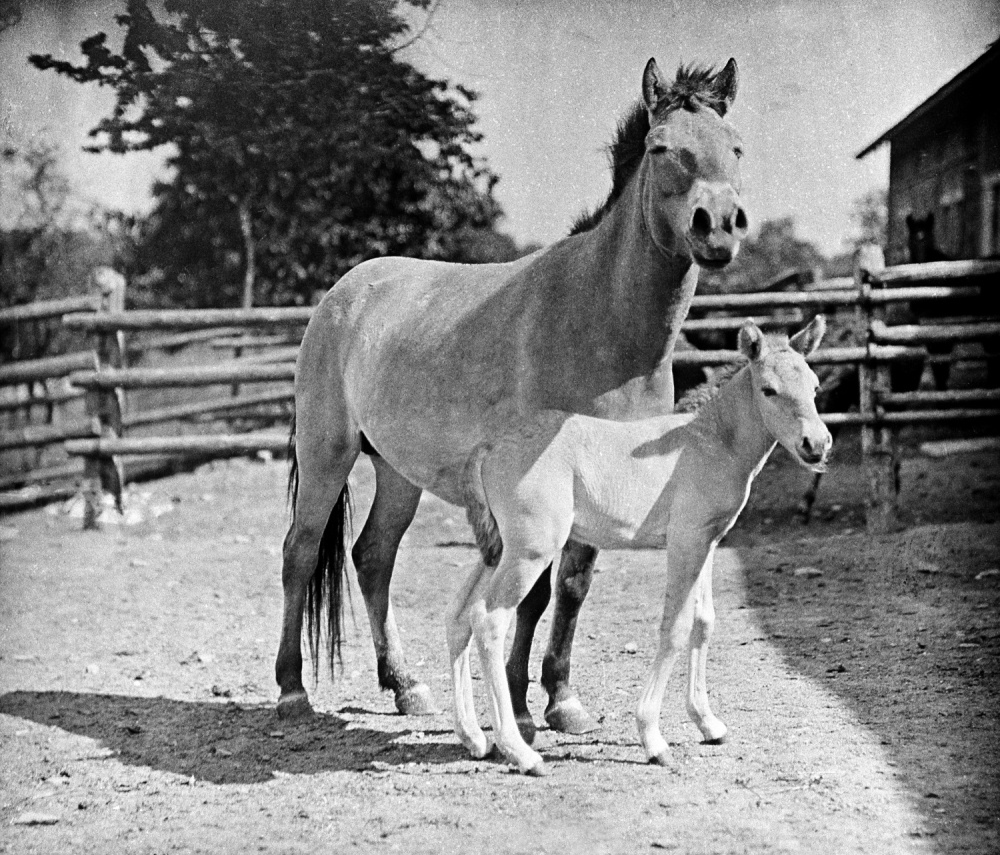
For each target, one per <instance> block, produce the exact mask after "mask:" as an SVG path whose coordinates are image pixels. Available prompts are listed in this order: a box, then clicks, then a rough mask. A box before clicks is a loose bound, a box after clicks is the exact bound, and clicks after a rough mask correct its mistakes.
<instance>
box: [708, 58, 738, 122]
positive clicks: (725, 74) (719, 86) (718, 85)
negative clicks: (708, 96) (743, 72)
mask: <svg viewBox="0 0 1000 855" xmlns="http://www.w3.org/2000/svg"><path fill="white" fill-rule="evenodd" d="M739 85H740V70H739V68H737V66H736V60H735V59H733V58H732V57H729V62H727V63H726V67H725V68H723V69H722V71H720V72H719V73H718V74H717V75H715V81H714V83H713V84H712V86H713V88H714V89H715V92H716V94H717V95H718V96H719V107H718V112H719V115H720V116H725V115H726V113H728V112H729V108H730V107H732V106H733V101H735V100H736V90H737V89H738V88H739Z"/></svg>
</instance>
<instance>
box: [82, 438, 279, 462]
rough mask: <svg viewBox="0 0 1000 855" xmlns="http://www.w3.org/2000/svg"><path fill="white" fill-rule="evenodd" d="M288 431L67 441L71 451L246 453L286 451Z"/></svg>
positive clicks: (105, 453) (99, 453) (103, 453)
mask: <svg viewBox="0 0 1000 855" xmlns="http://www.w3.org/2000/svg"><path fill="white" fill-rule="evenodd" d="M287 448H288V435H287V434H285V433H245V434H213V435H208V436H154V437H121V438H117V437H99V438H94V439H75V440H71V441H69V442H67V443H66V452H67V454H71V455H74V456H76V455H96V456H101V457H110V456H112V455H118V454H185V453H195V454H246V453H252V452H255V451H276V452H280V451H284V450H285V449H287Z"/></svg>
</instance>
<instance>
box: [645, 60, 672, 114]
mask: <svg viewBox="0 0 1000 855" xmlns="http://www.w3.org/2000/svg"><path fill="white" fill-rule="evenodd" d="M667 89H668V86H667V82H666V81H665V80H664V79H663V75H662V74H661V73H660V67H659V66H658V65H657V64H656V59H655V57H650V58H649V62H647V63H646V70H645V71H643V73H642V100H643V101H645V103H646V109H647V110H649V112H650V113H652V112H653V111H654V110H655V109H656V105H657V104H658V103H659V102H660V99H661V98H663V96H664V95H666V94H667Z"/></svg>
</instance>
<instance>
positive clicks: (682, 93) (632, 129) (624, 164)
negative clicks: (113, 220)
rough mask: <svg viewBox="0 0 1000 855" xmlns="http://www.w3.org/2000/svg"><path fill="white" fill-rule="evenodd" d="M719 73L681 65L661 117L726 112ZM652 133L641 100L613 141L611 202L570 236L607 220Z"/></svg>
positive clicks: (580, 220) (587, 214) (585, 216)
mask: <svg viewBox="0 0 1000 855" xmlns="http://www.w3.org/2000/svg"><path fill="white" fill-rule="evenodd" d="M717 74H718V72H717V71H716V69H715V68H714V67H713V66H703V65H682V66H680V68H678V69H677V77H676V78H675V79H674V82H673V83H672V84H671V85H670V88H669V89H668V90H667V93H666V95H664V96H663V97H662V98H661V99H660V100H659V102H658V103H657V105H656V110H657V113H658V114H659V115H663V116H666V115H667V114H668V113H670V112H673V111H674V110H682V109H683V110H690V111H694V110H697V109H699V108H702V107H707V108H709V109H711V110H715V112H717V113H719V114H720V115H721V114H722V112H723V111H724V109H725V104H724V98H723V96H722V94H721V93H720V92H719V90H718V89H717V87H716V85H715V78H716V76H717ZM648 133H649V111H648V110H647V109H646V104H645V103H644V102H643V100H642V99H641V98H640V99H639V100H637V101H636V102H635V103H634V104H633V105H632V107H631V108H630V109H629V111H628V112H627V113H626V114H625V116H624V117H623V118H621V119H620V120H619V121H618V127H617V129H616V130H615V136H614V139H612V141H611V143H610V145H608V148H607V153H608V161H609V164H610V166H611V191H610V192H609V193H608V198H607V199H605V200H604V202H603V203H602V204H601V205H600V206H599V207H597V208H595V209H594V210H593V211H584V212H583V213H582V214H580V216H578V217H577V218H576V220H574V221H573V225H572V226H571V227H570V230H569V233H570V235H578V234H581V233H583V232H589V231H590V230H591V229H593V228H594V227H596V226H597V224H598V223H599V222H600V221H601V220H602V219H604V215H605V214H606V213H607V212H608V211H609V210H610V209H611V206H612V205H614V203H615V202H616V201H617V200H618V198H619V197H620V196H621V195H622V193H623V192H624V190H625V187H626V186H627V185H628V182H629V181H630V180H631V178H632V176H633V175H635V173H636V171H637V170H638V169H639V164H640V163H641V162H642V158H643V155H644V154H645V153H646V134H648Z"/></svg>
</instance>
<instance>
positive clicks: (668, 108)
mask: <svg viewBox="0 0 1000 855" xmlns="http://www.w3.org/2000/svg"><path fill="white" fill-rule="evenodd" d="M737 76H738V73H737V68H736V63H735V61H734V60H732V59H731V60H729V62H728V63H727V65H726V66H725V68H723V69H722V71H720V72H718V73H716V72H715V71H714V70H711V69H704V68H690V67H689V68H681V69H680V70H679V71H678V73H677V76H676V79H675V80H674V81H672V82H671V81H668V80H666V79H664V78H663V76H662V75H661V73H660V71H659V69H658V68H657V65H656V62H655V61H654V60H650V61H649V63H648V64H647V65H646V69H645V71H644V74H643V79H642V94H643V98H642V101H641V102H639V103H638V104H637V105H636V107H635V108H634V109H633V110H632V111H631V112H630V113H629V115H628V116H627V117H626V119H625V120H624V121H623V122H622V123H621V125H620V127H619V133H618V137H617V139H616V141H615V143H614V144H613V146H612V156H613V161H614V163H613V166H614V171H613V184H612V190H611V193H610V195H609V197H608V199H607V201H606V202H605V203H604V205H603V206H602V207H601V208H600V209H599V210H598V211H597V212H596V213H595V214H593V215H591V216H590V217H588V218H587V219H586V220H585V221H584V222H583V223H581V224H579V225H578V227H577V229H576V233H575V234H572V235H570V236H569V237H567V238H564V239H563V240H561V241H558V242H557V243H555V244H554V245H552V246H550V247H548V248H546V249H543V250H540V251H539V252H536V253H534V254H533V255H530V256H527V257H525V258H522V259H519V260H518V261H514V262H510V263H507V264H482V265H464V264H449V263H444V262H434V261H421V260H416V259H410V258H382V259H374V260H372V261H367V262H365V263H363V264H361V265H359V266H358V267H356V268H354V269H353V270H351V271H350V272H349V273H347V274H346V275H345V276H344V277H343V278H342V279H341V280H340V281H339V282H338V283H337V285H336V286H335V287H334V288H333V289H332V290H331V291H330V292H329V293H328V294H327V295H326V296H325V297H324V298H323V300H322V302H321V303H320V304H319V306H318V307H317V309H316V311H315V313H314V314H313V317H312V320H311V321H310V322H309V325H308V327H307V329H306V332H305V336H304V338H303V341H302V346H301V350H300V352H299V357H298V363H297V366H296V378H295V427H294V429H293V440H294V457H293V468H292V476H293V477H292V481H291V485H292V489H293V495H292V498H293V505H292V509H293V514H292V524H291V527H290V528H289V531H288V535H287V537H286V538H285V546H284V559H283V567H282V582H283V588H284V615H283V623H282V633H281V642H280V645H279V648H278V656H277V662H276V665H275V673H276V677H277V681H278V685H279V686H280V689H281V696H280V698H279V701H278V712H279V714H281V715H298V714H305V713H308V712H309V711H310V709H311V708H310V705H309V701H308V698H307V695H306V692H305V689H304V688H303V684H302V648H301V644H302V634H303V622H304V619H305V621H306V622H307V632H306V635H307V640H308V642H309V646H310V650H311V653H312V656H313V666H314V671H315V670H316V669H317V668H318V664H317V663H318V656H319V648H320V645H321V641H322V639H323V637H324V636H325V637H326V646H327V649H328V653H329V655H330V660H331V668H332V667H333V663H334V660H335V659H336V657H337V656H338V655H339V646H340V630H341V607H342V596H341V590H342V574H343V571H344V565H345V561H346V555H345V552H346V547H345V543H344V533H345V515H346V512H347V507H348V495H347V477H348V474H349V473H350V471H351V468H352V467H353V466H354V463H355V461H356V459H357V457H358V455H359V454H361V453H362V452H365V453H368V454H370V455H371V456H372V460H373V463H374V467H375V477H376V489H375V498H374V502H373V505H372V508H371V511H370V513H369V515H368V519H367V522H366V524H365V526H364V529H363V530H362V532H361V534H360V536H359V537H358V540H357V542H356V543H355V544H354V547H353V550H352V553H351V554H352V557H353V560H354V565H355V567H356V570H357V574H358V583H359V586H360V588H361V592H362V595H363V596H364V600H365V606H366V609H367V611H368V617H369V621H370V624H371V630H372V636H373V640H374V643H375V651H376V655H377V661H378V678H379V683H380V685H381V686H382V687H383V688H386V689H391V690H392V691H393V692H394V694H395V702H396V707H397V709H399V711H400V712H403V713H419V712H426V711H429V710H431V709H433V706H434V704H433V701H432V699H431V696H430V690H429V689H428V687H427V686H426V685H425V684H423V683H420V682H418V681H417V679H416V678H414V677H413V676H412V675H411V674H410V673H409V671H408V670H407V667H406V665H405V662H404V657H403V650H402V645H401V643H400V639H399V633H398V630H397V628H396V621H395V617H394V614H393V608H392V603H391V601H390V598H389V582H390V579H391V577H392V569H393V563H394V561H395V556H396V551H397V548H398V546H399V542H400V539H401V538H402V536H403V533H404V532H405V530H406V528H407V527H408V526H409V524H410V522H411V521H412V519H413V516H414V514H415V512H416V509H417V504H418V502H419V499H420V495H421V492H422V491H423V490H430V491H431V492H432V493H434V494H435V495H437V496H439V497H441V498H443V499H445V500H446V501H449V502H452V503H455V504H461V503H462V485H463V472H464V469H465V465H466V462H467V461H468V459H469V456H470V454H471V453H472V451H473V449H475V448H476V447H477V446H479V445H481V444H482V443H483V442H486V441H489V440H490V439H491V438H493V437H495V436H499V435H502V434H503V433H504V432H505V431H506V430H507V429H508V427H509V426H510V425H511V424H514V423H517V422H518V421H519V420H521V419H523V418H524V416H525V414H530V413H532V412H535V411H540V410H544V409H560V410H564V411H567V412H571V413H581V414H587V415H594V416H600V417H602V418H608V419H615V420H631V419H636V418H641V417H643V416H649V415H654V414H660V413H664V412H669V411H670V410H671V408H672V406H673V399H674V390H673V379H672V374H671V357H672V354H673V349H674V345H675V342H676V340H677V336H678V334H679V333H680V328H681V322H682V321H683V320H684V317H685V316H686V315H687V312H688V308H689V306H690V303H691V298H692V297H693V295H694V291H695V285H696V284H697V279H698V270H699V267H702V266H707V267H710V268H718V267H721V266H723V265H725V264H728V263H729V261H731V260H732V258H733V257H734V256H735V254H736V252H737V250H738V248H739V243H740V240H741V239H742V238H743V237H745V235H746V229H747V219H746V214H745V212H744V211H743V208H742V207H741V205H740V197H739V193H740V172H739V159H740V156H741V155H742V144H741V141H740V137H739V135H738V134H737V132H736V131H735V130H734V129H733V127H732V126H731V125H730V124H729V123H728V122H727V121H726V120H725V118H724V117H725V115H726V113H727V111H728V110H729V108H730V106H731V104H732V102H733V99H734V98H735V95H736V89H737ZM596 554H597V553H596V550H595V549H594V548H592V547H590V546H586V545H581V544H575V543H572V542H571V543H570V544H568V546H567V549H566V551H565V553H564V558H563V561H562V566H561V568H560V571H559V577H558V586H557V594H558V595H559V596H558V597H557V606H556V615H555V620H554V624H553V627H554V628H553V637H552V640H551V641H550V649H549V652H548V654H547V655H546V660H545V667H543V685H544V686H545V687H546V689H547V690H548V692H549V696H550V701H549V705H548V708H547V711H546V718H547V719H548V721H549V723H550V724H551V725H552V726H553V727H556V728H560V729H569V730H580V729H585V728H586V727H589V726H590V725H591V723H592V722H591V720H590V718H589V716H587V715H586V713H585V712H584V710H583V708H582V706H581V705H580V703H579V701H577V700H576V698H575V697H574V695H573V693H572V690H571V689H570V687H569V683H568V676H569V652H570V645H571V642H572V633H573V627H574V624H575V620H576V612H577V611H578V609H579V605H580V603H581V602H582V600H583V597H584V596H585V594H586V591H587V589H588V587H589V584H590V578H591V574H592V572H593V562H594V558H595V557H596ZM542 576H544V577H545V579H546V582H545V584H541V583H540V584H539V585H538V586H536V588H537V590H536V591H535V592H534V594H533V597H529V598H528V599H529V605H530V608H529V607H526V608H525V609H524V610H523V613H519V616H518V633H517V637H516V640H515V650H514V652H513V653H512V657H511V658H512V664H511V665H510V666H509V669H510V670H509V673H511V674H512V675H513V676H514V678H515V679H513V680H512V683H513V684H514V685H513V693H514V695H515V697H517V696H519V707H520V709H521V710H522V711H523V716H522V719H523V721H522V726H523V727H524V728H526V729H527V730H528V731H529V734H530V732H531V731H532V730H533V725H531V724H530V717H527V710H526V707H525V706H524V688H526V685H527V652H528V649H529V648H530V642H531V635H532V634H533V631H534V625H535V622H536V621H537V616H538V615H540V614H541V611H542V609H544V606H545V601H547V598H548V584H547V580H548V574H547V573H543V574H542Z"/></svg>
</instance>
